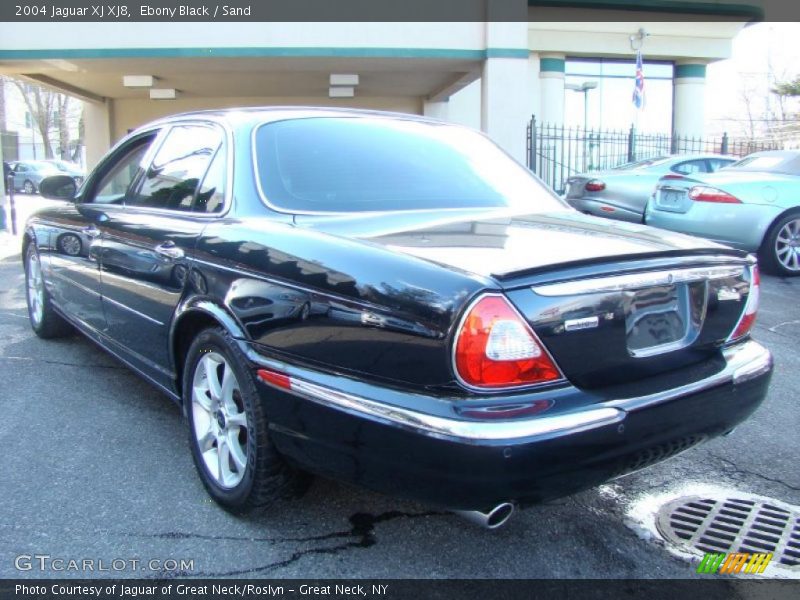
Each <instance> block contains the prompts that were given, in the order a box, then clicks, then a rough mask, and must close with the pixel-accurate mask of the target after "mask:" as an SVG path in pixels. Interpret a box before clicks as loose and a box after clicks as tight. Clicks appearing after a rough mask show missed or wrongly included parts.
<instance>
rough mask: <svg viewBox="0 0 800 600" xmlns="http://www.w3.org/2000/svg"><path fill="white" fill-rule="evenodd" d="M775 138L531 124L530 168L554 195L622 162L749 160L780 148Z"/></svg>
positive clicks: (534, 119) (529, 128) (528, 161)
mask: <svg viewBox="0 0 800 600" xmlns="http://www.w3.org/2000/svg"><path fill="white" fill-rule="evenodd" d="M779 147H780V146H779V144H778V142H776V141H772V140H749V139H736V138H730V137H729V136H728V134H727V133H724V134H723V135H722V137H719V138H700V137H682V136H678V135H675V134H673V135H669V134H664V133H642V132H639V131H636V129H634V127H633V126H631V128H630V129H629V130H627V131H625V130H616V131H614V130H601V129H585V128H583V127H565V126H563V125H553V124H550V123H539V122H537V121H536V118H535V117H533V118H531V120H530V122H529V123H528V154H527V164H528V168H530V169H531V170H532V171H533V172H534V173H536V174H537V175H539V177H541V178H542V179H543V180H544V181H545V183H547V184H548V185H549V186H550V187H552V188H553V189H554V190H555V191H556V192H558V193H562V192H563V190H564V187H565V182H566V180H567V179H568V178H569V177H570V176H571V175H575V174H576V173H583V172H585V171H597V170H601V169H611V168H613V167H617V166H619V165H621V164H624V163H628V162H633V161H636V160H644V159H648V158H656V157H658V156H665V155H668V154H692V153H712V154H729V155H732V156H745V155H747V154H750V153H751V152H757V151H759V150H776V149H778V148H779Z"/></svg>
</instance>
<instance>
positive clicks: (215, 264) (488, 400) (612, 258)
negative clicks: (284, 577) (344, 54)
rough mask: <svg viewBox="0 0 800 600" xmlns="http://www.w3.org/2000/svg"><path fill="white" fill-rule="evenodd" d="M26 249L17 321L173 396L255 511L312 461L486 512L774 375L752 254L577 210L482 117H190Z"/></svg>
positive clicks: (720, 424)
mask: <svg viewBox="0 0 800 600" xmlns="http://www.w3.org/2000/svg"><path fill="white" fill-rule="evenodd" d="M41 192H42V194H43V195H45V196H48V197H50V198H61V199H64V200H65V202H64V204H63V205H61V206H57V207H55V208H48V209H45V210H43V211H40V212H38V213H36V214H35V215H34V216H33V217H31V219H30V220H29V221H28V223H27V226H26V229H25V236H24V242H23V257H24V264H25V272H26V276H27V278H26V281H27V299H28V308H29V313H30V321H31V325H32V327H33V329H34V331H35V332H36V333H37V334H38V335H39V336H41V337H43V338H49V337H54V336H57V335H63V334H66V333H68V332H70V331H71V330H72V329H73V328H74V329H77V330H78V331H80V332H81V333H83V334H85V335H86V336H87V337H89V338H90V339H91V340H93V341H94V342H96V343H97V344H99V345H100V346H101V347H102V348H104V349H105V350H107V351H108V352H110V353H111V354H113V355H114V356H116V357H117V358H118V359H120V360H121V361H123V362H124V363H126V364H127V365H129V366H130V367H131V368H132V369H133V370H135V371H136V372H137V373H139V374H140V375H141V376H143V377H144V378H146V379H147V380H149V381H151V382H152V383H153V384H154V385H155V386H157V387H158V388H159V389H161V390H162V391H163V392H164V393H165V394H166V395H168V396H169V397H170V398H172V399H173V400H174V401H175V402H177V403H178V404H179V405H180V406H181V407H182V408H183V411H184V413H185V414H186V417H187V420H188V429H189V440H190V446H191V451H192V455H193V457H194V461H195V463H196V466H197V470H198V472H199V474H200V477H201V479H202V481H203V483H204V484H205V486H206V488H207V489H208V492H209V493H210V494H211V496H212V497H213V498H214V499H215V500H216V501H218V502H219V503H220V504H221V505H223V506H224V507H226V508H227V509H229V510H232V511H236V512H242V511H245V510H247V509H251V508H254V507H260V506H265V505H268V504H270V503H272V502H273V501H274V500H276V499H278V498H281V497H284V496H287V495H291V494H294V493H297V492H299V491H300V490H301V489H302V487H303V485H304V484H305V482H306V481H307V480H308V477H307V475H306V473H309V472H311V473H317V474H320V475H324V476H331V477H335V478H338V479H341V480H345V481H349V482H353V483H356V484H359V485H363V486H365V487H368V488H371V489H375V490H379V491H383V492H386V493H390V494H396V495H399V496H404V497H409V498H414V499H418V500H422V501H425V502H430V503H432V504H436V505H440V506H442V507H446V508H449V509H453V510H461V511H481V512H482V514H483V517H482V518H483V519H484V521H485V522H486V523H488V525H489V526H496V525H499V524H500V523H502V522H503V521H504V520H505V519H506V518H507V517H508V516H509V514H510V513H511V511H512V509H513V507H514V506H517V505H524V504H527V503H532V502H538V501H542V500H545V499H548V498H552V497H555V496H558V495H564V494H569V493H572V492H575V491H578V490H581V489H585V488H587V487H590V486H594V485H597V484H600V483H602V482H605V481H608V480H610V479H612V478H615V477H619V476H621V475H623V474H625V473H629V472H631V471H634V470H637V469H640V468H642V467H645V466H647V465H650V464H653V463H655V462H658V461H660V460H663V459H665V458H668V457H670V456H673V455H675V454H676V453H678V452H681V451H684V450H686V449H688V448H690V447H691V446H694V445H695V444H697V443H700V442H702V441H704V440H707V439H709V438H712V437H714V436H718V435H720V434H724V433H727V432H730V431H731V430H732V429H733V428H734V427H736V425H737V424H739V423H741V422H742V421H743V420H744V419H746V418H747V417H748V416H749V415H750V414H751V413H752V412H753V411H754V410H755V409H756V407H757V406H758V405H759V404H760V403H761V401H762V400H763V399H764V397H765V395H766V393H767V387H768V384H769V379H770V376H771V372H772V359H771V356H770V353H769V352H768V351H767V350H766V349H764V348H763V347H762V346H760V345H759V344H758V343H756V342H754V341H752V340H751V339H750V331H751V328H752V326H753V322H754V319H755V316H756V310H757V307H758V296H759V276H758V270H757V266H756V264H755V262H754V260H753V259H752V258H751V257H749V256H747V255H746V254H745V253H743V252H740V251H736V250H732V249H729V248H727V247H724V246H721V245H718V244H715V243H712V242H709V241H707V240H701V239H697V238H693V237H688V236H684V235H681V234H676V233H670V232H666V231H660V230H656V229H652V228H648V227H645V226H641V225H633V224H628V223H623V222H610V221H608V220H604V219H598V218H594V217H590V216H586V215H583V214H580V213H578V212H577V211H575V210H573V209H572V208H570V207H569V206H567V205H566V204H565V203H564V202H563V201H562V200H561V199H559V198H558V197H557V196H555V195H554V194H552V193H551V192H550V191H549V190H548V189H547V188H546V187H545V186H544V185H543V184H542V183H541V182H540V181H539V180H538V179H537V178H536V177H535V176H534V175H532V174H531V173H530V172H529V171H528V170H527V169H525V168H524V167H522V166H521V165H519V164H518V163H516V162H515V161H514V160H512V159H511V158H509V157H508V156H507V155H506V154H505V153H504V152H503V151H502V150H500V149H499V148H498V147H497V146H496V145H494V144H493V143H492V142H491V141H489V140H488V139H487V138H486V137H484V136H483V135H481V134H479V133H477V132H474V131H472V130H469V129H466V128H462V127H458V126H454V125H448V124H445V123H441V122H438V121H433V120H427V119H423V118H419V117H413V116H409V115H400V114H387V113H378V112H367V111H351V110H332V109H309V108H302V109H300V108H270V109H239V110H226V111H219V112H199V113H192V114H184V115H179V116H175V117H171V118H167V119H164V120H160V121H157V122H154V123H151V124H149V125H146V126H144V127H142V128H140V129H138V130H136V131H134V132H133V133H131V134H130V135H128V136H127V137H126V138H125V139H123V140H122V141H121V142H119V143H118V144H117V145H116V146H115V147H114V148H113V149H112V150H111V151H110V152H109V154H108V155H107V156H106V157H105V158H104V159H103V160H102V161H101V162H100V164H99V165H98V166H97V168H96V169H95V170H94V171H93V172H92V173H91V175H89V177H88V178H87V180H86V181H85V182H84V184H83V185H82V186H81V188H80V190H77V191H76V190H75V187H74V182H73V181H72V179H71V178H69V177H64V176H54V177H51V178H49V179H47V180H45V181H44V182H42V185H41Z"/></svg>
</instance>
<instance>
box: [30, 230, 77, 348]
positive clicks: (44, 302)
mask: <svg viewBox="0 0 800 600" xmlns="http://www.w3.org/2000/svg"><path fill="white" fill-rule="evenodd" d="M25 292H26V293H25V298H26V300H27V304H28V319H29V320H30V323H31V328H32V329H33V331H34V333H35V334H36V335H38V336H39V337H40V338H45V339H47V338H54V337H62V336H65V335H68V334H69V333H71V331H72V328H71V327H70V326H69V323H67V322H66V321H65V320H64V318H63V317H62V316H61V315H59V314H58V313H57V312H56V311H55V310H54V309H53V306H52V304H51V302H50V294H49V293H48V292H47V288H46V287H45V285H44V276H43V274H42V263H41V260H40V259H39V252H38V251H37V250H36V245H35V243H33V242H31V243H30V244H28V247H27V249H26V250H25Z"/></svg>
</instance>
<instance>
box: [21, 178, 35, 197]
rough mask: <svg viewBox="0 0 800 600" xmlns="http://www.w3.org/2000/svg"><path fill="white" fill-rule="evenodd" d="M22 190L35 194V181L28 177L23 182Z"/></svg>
mask: <svg viewBox="0 0 800 600" xmlns="http://www.w3.org/2000/svg"><path fill="white" fill-rule="evenodd" d="M22 191H23V192H25V193H26V194H31V195H33V194H35V193H36V186H35V185H33V182H32V181H31V180H30V179H26V180H25V183H23V184H22Z"/></svg>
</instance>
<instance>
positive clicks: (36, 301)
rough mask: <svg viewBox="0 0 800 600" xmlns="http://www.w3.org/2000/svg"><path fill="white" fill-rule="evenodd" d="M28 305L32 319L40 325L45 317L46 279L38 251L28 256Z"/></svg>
mask: <svg viewBox="0 0 800 600" xmlns="http://www.w3.org/2000/svg"><path fill="white" fill-rule="evenodd" d="M28 307H29V308H30V315H31V320H32V321H33V324H34V325H35V326H37V327H38V326H39V324H40V323H41V322H42V319H43V318H44V279H42V267H41V264H40V263H39V256H38V255H37V254H36V252H31V253H30V255H29V256H28Z"/></svg>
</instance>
